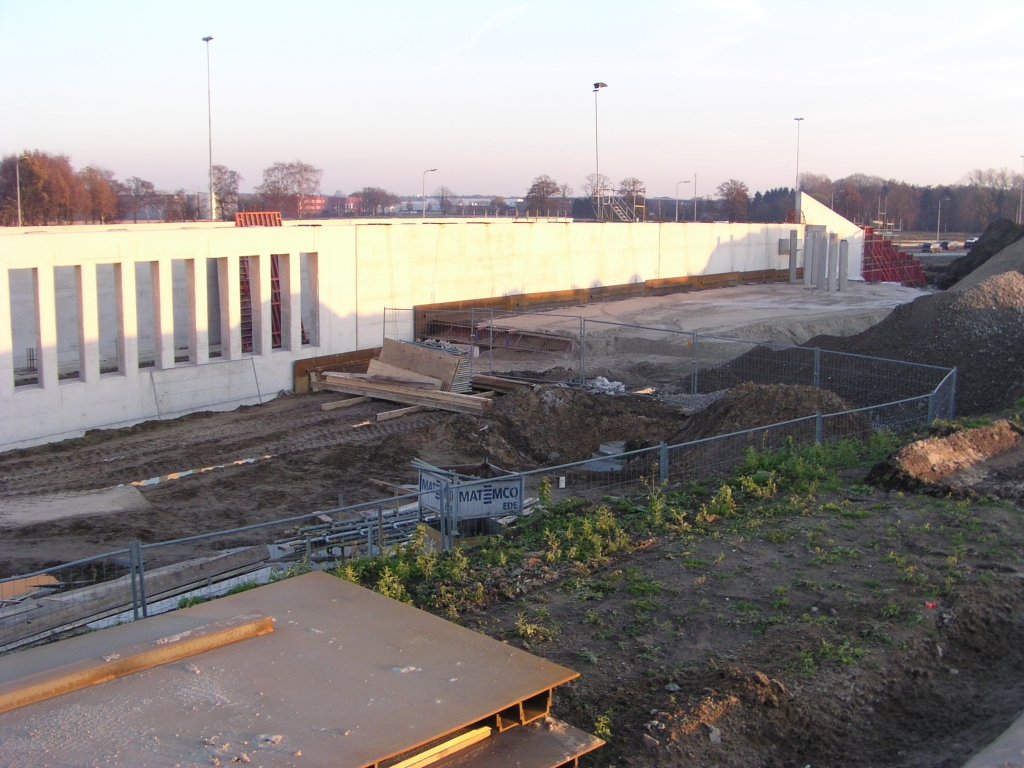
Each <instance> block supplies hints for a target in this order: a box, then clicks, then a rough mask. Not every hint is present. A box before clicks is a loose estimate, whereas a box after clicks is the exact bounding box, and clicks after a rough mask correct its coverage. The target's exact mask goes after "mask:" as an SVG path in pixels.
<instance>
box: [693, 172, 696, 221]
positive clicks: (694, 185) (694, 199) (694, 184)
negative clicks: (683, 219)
mask: <svg viewBox="0 0 1024 768" xmlns="http://www.w3.org/2000/svg"><path fill="white" fill-rule="evenodd" d="M693 223H694V224H696V223H697V174H696V173H695V174H693Z"/></svg>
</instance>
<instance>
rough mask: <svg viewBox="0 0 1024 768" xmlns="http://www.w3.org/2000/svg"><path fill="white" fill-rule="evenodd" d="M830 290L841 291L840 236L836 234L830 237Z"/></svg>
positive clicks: (833, 233)
mask: <svg viewBox="0 0 1024 768" xmlns="http://www.w3.org/2000/svg"><path fill="white" fill-rule="evenodd" d="M828 289H829V290H830V291H838V290H839V236H838V235H837V234H836V233H835V232H832V233H831V234H830V235H829V237H828Z"/></svg>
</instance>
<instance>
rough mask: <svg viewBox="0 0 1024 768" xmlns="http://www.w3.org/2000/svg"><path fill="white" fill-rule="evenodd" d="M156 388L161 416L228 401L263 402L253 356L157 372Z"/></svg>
mask: <svg viewBox="0 0 1024 768" xmlns="http://www.w3.org/2000/svg"><path fill="white" fill-rule="evenodd" d="M153 391H154V393H155V395H156V410H157V415H158V417H159V418H161V419H166V418H168V417H171V416H180V415H181V414H184V413H192V412H193V411H201V410H204V409H208V408H211V407H213V406H217V405H224V404H226V403H232V404H234V405H249V404H252V403H258V402H261V399H260V390H259V386H258V385H257V383H256V368H255V367H254V365H253V361H252V359H251V358H249V359H245V360H228V361H225V362H222V363H217V362H215V363H209V364H207V365H196V366H181V367H178V368H172V369H168V370H156V371H153Z"/></svg>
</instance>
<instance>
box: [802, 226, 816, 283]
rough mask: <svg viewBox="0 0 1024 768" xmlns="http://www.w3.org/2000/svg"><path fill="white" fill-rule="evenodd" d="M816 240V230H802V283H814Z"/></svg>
mask: <svg viewBox="0 0 1024 768" xmlns="http://www.w3.org/2000/svg"><path fill="white" fill-rule="evenodd" d="M817 242H818V233H817V232H806V231H805V232H804V285H814V277H815V275H816V274H817V272H816V271H815V270H816V267H815V258H816V255H817Z"/></svg>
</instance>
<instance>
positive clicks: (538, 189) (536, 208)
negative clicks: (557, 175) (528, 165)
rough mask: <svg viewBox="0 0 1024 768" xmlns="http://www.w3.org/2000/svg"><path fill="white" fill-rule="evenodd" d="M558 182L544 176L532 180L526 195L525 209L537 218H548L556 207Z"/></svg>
mask: <svg viewBox="0 0 1024 768" xmlns="http://www.w3.org/2000/svg"><path fill="white" fill-rule="evenodd" d="M558 192H559V186H558V182H557V181H555V180H554V179H552V178H551V177H550V176H548V175H546V174H544V175H541V176H538V177H537V178H535V179H534V180H533V183H532V184H531V185H530V189H529V190H528V191H527V193H526V208H527V210H529V211H533V212H534V214H535V215H537V216H549V215H551V211H552V209H553V208H554V207H555V206H557V201H556V198H557V195H558Z"/></svg>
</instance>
